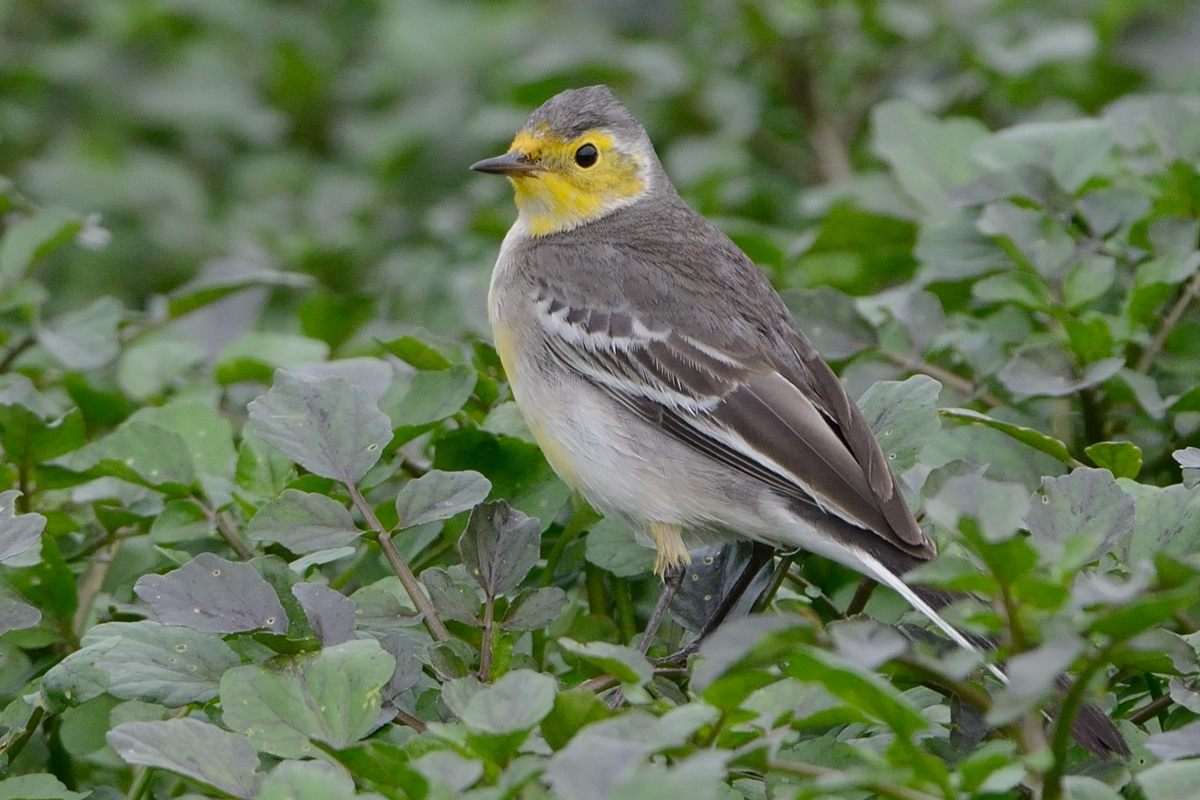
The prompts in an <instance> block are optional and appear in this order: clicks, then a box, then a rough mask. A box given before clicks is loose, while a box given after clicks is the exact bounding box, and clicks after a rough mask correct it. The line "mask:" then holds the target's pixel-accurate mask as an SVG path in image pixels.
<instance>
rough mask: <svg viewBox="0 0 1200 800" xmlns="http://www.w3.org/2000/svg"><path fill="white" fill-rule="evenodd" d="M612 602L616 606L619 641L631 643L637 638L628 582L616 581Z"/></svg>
mask: <svg viewBox="0 0 1200 800" xmlns="http://www.w3.org/2000/svg"><path fill="white" fill-rule="evenodd" d="M613 600H614V601H615V602H616V606H617V627H618V628H619V629H620V631H621V641H622V642H626V643H628V642H631V641H633V637H634V636H637V615H636V613H635V612H634V608H633V592H632V591H630V589H629V581H622V580H618V581H616V583H615V585H614V586H613Z"/></svg>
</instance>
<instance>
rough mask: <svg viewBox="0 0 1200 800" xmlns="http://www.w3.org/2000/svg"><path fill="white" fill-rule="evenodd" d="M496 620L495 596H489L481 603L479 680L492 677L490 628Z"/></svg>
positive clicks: (488, 679)
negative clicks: (481, 625) (481, 630)
mask: <svg viewBox="0 0 1200 800" xmlns="http://www.w3.org/2000/svg"><path fill="white" fill-rule="evenodd" d="M495 620H496V598H494V597H491V596H489V597H488V598H487V599H486V601H485V602H484V605H483V638H482V640H481V641H480V643H479V680H481V681H483V682H484V683H487V682H489V681H490V680H491V679H492V638H493V636H494V634H493V631H492V628H493V626H494V624H495Z"/></svg>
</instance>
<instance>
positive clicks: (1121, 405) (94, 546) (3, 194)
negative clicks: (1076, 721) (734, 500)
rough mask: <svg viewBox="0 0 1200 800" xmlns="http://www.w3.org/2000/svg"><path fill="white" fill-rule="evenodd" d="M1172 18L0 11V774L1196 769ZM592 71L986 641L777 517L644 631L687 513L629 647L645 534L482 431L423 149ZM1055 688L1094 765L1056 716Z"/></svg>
mask: <svg viewBox="0 0 1200 800" xmlns="http://www.w3.org/2000/svg"><path fill="white" fill-rule="evenodd" d="M934 9H936V11H935V10H934ZM1198 26H1200V17H1198V16H1197V14H1196V9H1195V8H1194V6H1193V5H1192V4H1188V3H1184V2H1179V3H1175V2H1161V1H1156V2H1149V0H1146V2H1137V1H1136V0H1122V2H1101V1H1100V0H1077V1H1076V2H1070V3H1065V2H1064V3H1053V4H1046V3H1034V2H1010V1H1006V2H1001V1H1000V0H995V1H994V2H992V1H989V0H980V2H972V3H943V4H920V3H896V2H887V3H884V2H872V1H871V0H854V1H852V0H829V2H820V3H816V2H813V3H795V4H786V3H774V2H763V3H743V4H738V5H736V6H734V5H732V4H725V3H717V2H712V3H708V2H697V3H691V4H684V3H680V4H665V5H661V6H660V5H658V4H641V5H635V4H613V7H611V8H610V7H609V5H608V4H604V5H603V9H601V5H600V4H589V3H579V4H565V5H562V6H557V5H556V6H553V7H543V6H541V5H535V4H504V5H500V4H482V3H481V4H453V5H451V4H442V3H434V2H412V3H386V2H371V3H324V4H316V3H312V4H276V3H271V2H267V0H253V1H251V0H245V2H242V3H239V4H236V5H234V4H223V3H203V2H186V1H184V2H169V3H167V2H163V3H157V2H149V3H147V2H109V3H103V4H99V3H97V4H74V3H66V2H61V3H60V2H48V3H44V2H39V3H33V2H23V1H20V0H19V1H18V2H15V3H10V4H7V5H5V6H4V7H3V8H0V139H2V140H3V142H4V147H3V148H0V173H2V174H4V175H6V176H7V178H6V179H0V215H2V217H0V234H2V238H0V448H2V452H3V462H2V463H0V776H3V777H0V798H14V799H16V798H84V797H89V796H90V797H94V798H109V797H121V796H124V797H128V798H139V797H149V796H154V797H177V796H191V797H198V796H208V797H238V798H252V797H258V798H267V799H272V798H280V799H281V798H353V797H388V798H413V799H417V798H438V797H458V796H462V797H472V798H481V799H482V798H503V797H522V798H538V797H562V798H566V800H591V799H592V798H604V797H615V798H641V797H660V796H674V795H680V794H683V793H687V795H688V796H689V797H694V798H697V800H699V798H732V797H745V798H764V797H796V798H826V797H839V798H848V799H854V798H865V797H883V798H891V799H892V800H933V798H944V799H945V800H951V799H953V798H979V799H980V800H990V799H991V798H1018V797H1024V796H1027V795H1028V794H1029V793H1031V792H1032V793H1033V794H1034V795H1036V796H1040V797H1044V798H1050V799H1051V800H1056V799H1058V798H1071V799H1072V800H1115V798H1121V797H1124V798H1127V800H1183V799H1184V798H1191V797H1193V796H1194V795H1195V786H1196V785H1197V782H1198V781H1200V557H1198V555H1200V300H1198V298H1197V295H1198V294H1200V249H1198V248H1200V96H1198V95H1196V94H1188V92H1189V91H1190V92H1195V91H1197V90H1200V85H1197V83H1196V74H1197V73H1196V71H1195V53H1196V52H1200V45H1198V44H1197V39H1196V31H1197V30H1200V27H1198ZM1189 59H1190V60H1189ZM1188 65H1190V68H1191V71H1189V70H1188V69H1187V68H1186V67H1188ZM596 80H605V81H608V82H610V83H612V84H613V85H614V86H615V87H616V88H617V89H618V91H620V92H621V93H622V94H623V95H625V96H626V97H627V98H628V99H629V101H630V104H631V106H632V107H633V108H634V109H635V110H636V111H637V112H638V113H639V114H640V115H641V116H642V117H643V118H644V119H645V121H646V122H647V124H648V127H649V128H650V130H651V132H652V134H653V135H654V137H655V140H656V142H657V143H658V144H659V146H660V150H661V152H662V154H663V157H664V160H665V161H666V164H667V167H668V170H669V171H671V173H672V174H673V176H674V177H675V179H676V180H677V182H678V184H679V186H680V188H681V190H682V191H683V192H684V193H685V194H686V195H687V197H688V198H689V200H691V201H692V202H693V203H694V204H695V205H696V206H697V207H698V208H699V209H701V210H703V211H704V212H705V213H707V214H709V215H710V216H712V217H714V218H715V219H717V220H718V222H719V223H720V224H721V225H722V226H723V227H724V228H725V229H726V230H727V231H728V232H729V233H730V235H731V236H733V237H734V238H735V239H736V240H737V242H738V243H739V244H740V245H741V246H742V247H743V248H745V249H746V250H747V252H748V253H750V254H751V255H752V256H753V257H754V258H755V260H756V261H757V262H758V263H759V264H760V265H761V266H762V267H763V268H764V269H766V270H768V272H769V273H770V274H771V276H772V278H773V279H774V280H775V281H776V282H777V284H778V285H779V286H780V288H781V290H783V291H784V293H785V298H786V300H787V301H788V303H789V306H790V307H791V308H792V310H793V311H794V313H795V315H796V317H797V320H798V322H799V323H800V324H801V325H802V326H803V327H804V328H805V329H806V330H807V331H808V332H809V333H810V335H811V336H812V338H813V339H814V341H815V342H816V344H817V345H818V347H819V348H820V349H821V351H822V352H823V353H824V354H825V355H826V356H827V357H828V358H829V359H830V360H831V361H833V363H835V365H836V366H837V368H838V370H839V372H840V373H841V374H842V376H843V378H844V380H845V381H846V383H847V385H848V386H849V388H850V390H851V394H852V395H854V396H856V397H859V398H860V402H861V404H862V406H863V409H864V411H865V412H866V415H867V417H868V419H869V420H870V421H871V423H872V425H873V426H874V427H875V430H876V432H877V434H878V436H879V438H880V440H881V442H882V443H883V445H884V448H885V450H886V452H887V453H888V455H889V457H890V458H891V459H892V464H893V466H894V467H895V469H896V470H897V472H899V473H901V474H902V476H903V479H904V484H905V487H906V490H907V492H908V496H909V498H910V501H911V503H912V504H913V506H914V508H915V509H916V510H918V511H919V512H920V514H921V517H922V520H923V524H924V525H925V526H926V527H927V528H928V529H929V530H930V531H931V532H932V533H933V534H934V535H935V536H936V538H937V539H938V541H939V543H940V546H941V547H940V549H941V555H940V556H939V558H938V559H937V560H936V561H934V562H932V563H930V564H929V565H927V566H925V567H923V568H921V569H920V571H919V574H917V575H914V576H913V577H914V578H919V579H920V580H922V581H924V582H926V583H928V584H930V585H933V586H937V587H942V588H945V589H949V590H954V591H959V592H965V593H971V594H974V595H975V596H977V598H978V602H975V601H967V600H964V601H963V602H960V603H956V604H955V605H954V606H952V607H951V608H950V609H949V610H948V612H947V613H948V614H949V616H950V617H951V618H952V619H953V620H954V621H955V622H956V624H959V625H961V626H962V627H963V628H964V629H967V630H970V631H972V632H975V633H978V634H981V635H985V636H988V637H991V638H993V639H994V640H995V641H997V642H998V643H999V644H998V647H997V649H996V650H995V651H994V652H988V653H982V654H972V653H968V652H965V651H959V650H957V649H955V648H953V647H950V646H948V644H947V643H945V642H944V641H942V640H941V639H940V638H938V637H936V636H932V635H930V634H928V633H927V632H925V631H924V630H923V629H922V628H920V627H918V625H917V623H919V619H918V618H917V617H916V616H915V615H912V614H910V613H909V612H908V611H907V609H906V607H905V606H904V605H903V603H902V602H901V601H900V600H899V599H898V598H897V597H895V596H894V595H892V594H891V593H889V592H887V591H885V590H883V589H879V590H876V591H874V592H873V593H871V594H870V596H869V597H868V596H867V594H866V592H865V591H863V590H862V589H861V586H860V582H859V580H858V578H857V576H855V575H853V574H852V573H849V572H847V571H845V570H843V569H841V568H839V567H837V566H835V565H832V564H830V563H829V562H826V561H823V560H821V559H819V558H816V557H808V556H805V555H803V554H793V555H788V556H785V557H784V558H783V561H782V567H783V568H782V569H781V570H778V571H777V572H776V573H775V577H774V579H773V580H771V581H769V582H768V585H766V586H764V587H763V591H762V595H761V598H760V600H759V602H758V605H757V607H756V608H755V609H754V613H753V615H751V616H749V617H747V618H745V619H742V620H740V621H738V622H737V623H735V624H732V625H728V626H726V627H724V628H722V629H720V630H718V631H717V632H716V633H715V634H714V635H713V636H712V637H710V638H709V639H708V640H706V641H705V642H704V643H703V645H702V646H701V648H700V651H699V654H698V655H697V656H696V657H694V658H693V659H691V660H690V661H689V662H688V663H687V664H686V665H682V666H680V665H676V664H667V663H663V662H662V661H661V660H660V658H661V657H662V656H665V655H667V654H669V653H672V652H674V651H675V650H676V649H677V648H678V647H679V646H680V645H681V644H683V643H684V642H686V641H687V639H688V637H689V636H690V634H689V633H688V632H687V631H688V629H693V630H694V629H695V628H696V627H697V624H698V622H699V621H700V619H702V617H703V616H704V614H705V613H706V612H708V611H710V610H711V608H712V606H713V603H714V602H715V598H719V597H720V595H721V593H722V591H723V590H724V589H726V588H727V587H728V585H729V583H730V576H731V575H732V574H733V572H734V571H735V570H736V568H737V567H738V566H739V565H740V563H741V558H742V555H743V554H742V553H741V551H739V550H736V549H734V548H729V549H724V550H722V549H717V548H713V549H711V550H707V551H703V552H698V553H697V554H696V561H695V568H694V571H693V573H692V577H691V578H690V579H689V580H688V581H686V585H685V587H684V589H683V590H682V591H681V592H680V595H679V597H678V598H677V601H676V603H675V604H674V605H673V607H672V611H673V619H672V621H671V622H669V623H668V624H667V625H665V626H664V628H663V629H662V630H661V631H660V634H659V636H658V637H657V639H656V640H655V641H654V642H652V643H651V644H650V647H649V651H648V656H646V655H643V654H642V653H641V652H639V650H638V644H639V638H638V632H639V631H640V629H641V627H642V625H643V624H644V622H645V620H646V618H647V616H648V614H649V611H650V608H651V606H652V604H653V601H654V598H655V596H656V594H657V590H658V582H657V581H656V580H655V579H654V578H653V577H652V576H651V575H650V567H651V564H652V562H653V553H652V551H651V550H650V549H649V548H648V546H647V543H645V542H642V541H640V540H639V538H638V537H637V536H636V535H635V534H634V532H632V531H629V530H627V529H626V528H625V527H623V525H622V524H621V523H619V522H618V521H616V520H601V519H599V518H598V516H597V515H596V514H595V513H594V512H593V511H592V510H591V509H589V508H587V507H586V506H585V505H583V504H582V503H580V502H579V501H578V500H577V499H574V498H572V497H571V496H570V494H569V492H568V491H567V489H566V488H565V487H564V486H563V485H562V484H561V483H560V482H559V481H558V480H557V479H556V478H555V477H554V475H553V473H552V472H551V470H550V468H549V466H548V465H547V464H546V462H545V460H544V459H543V458H542V456H541V454H540V452H539V451H538V449H537V447H536V446H535V445H534V444H533V442H532V441H531V439H530V437H529V435H528V433H527V431H526V430H525V428H524V426H523V424H522V423H521V420H520V416H519V414H518V413H517V411H516V408H515V406H514V405H513V403H512V402H511V398H510V394H509V390H508V388H507V385H506V384H505V379H504V375H503V374H502V371H501V370H500V367H499V364H498V360H497V358H496V356H495V353H494V351H493V350H492V348H491V346H490V345H489V344H488V341H487V337H486V331H485V328H484V322H483V320H482V309H483V302H482V293H483V291H485V287H486V282H487V270H488V268H489V267H490V264H491V261H492V259H493V258H494V254H495V251H496V248H497V245H498V241H499V238H500V236H501V235H502V233H503V230H504V228H505V227H506V225H507V224H508V221H509V220H510V218H511V210H510V205H509V200H508V197H507V196H506V193H505V191H504V190H503V188H502V187H500V186H497V185H493V184H492V183H491V182H483V181H476V180H474V179H472V178H471V177H470V176H469V175H468V174H467V173H466V172H465V171H464V170H465V166H466V165H467V164H469V163H470V162H471V161H472V160H474V159H475V158H477V157H479V156H481V155H486V154H490V153H492V152H493V151H495V150H496V148H497V147H498V146H502V142H503V141H504V139H505V138H506V136H508V135H509V134H510V133H511V131H512V130H513V129H514V128H515V127H516V125H517V124H518V123H519V121H520V120H521V118H522V116H523V114H524V113H525V112H526V111H527V110H528V109H529V108H530V107H532V106H533V105H536V104H537V103H539V102H540V101H541V100H542V99H544V98H545V97H546V96H547V95H548V94H550V93H551V92H553V91H555V90H557V89H559V88H564V87H566V86H570V85H578V84H582V83H588V82H594V81H596ZM813 186H819V188H811V187H813ZM985 662H986V663H988V664H996V665H1002V666H1003V668H1004V669H1005V670H1006V671H1007V673H1008V674H1009V675H1010V676H1011V678H1012V680H1011V683H1010V684H1008V685H1004V684H1002V683H1000V682H998V681H997V680H996V679H995V678H994V677H993V674H992V673H991V672H989V671H988V670H987V669H986V668H985ZM1064 671H1065V672H1067V673H1069V674H1071V675H1072V676H1074V684H1073V688H1072V689H1070V690H1069V691H1068V692H1066V693H1065V694H1063V693H1062V692H1061V691H1060V690H1058V689H1057V688H1056V685H1055V679H1056V677H1057V675H1058V674H1059V673H1060V672H1064ZM1085 701H1087V702H1093V703H1097V704H1099V705H1100V706H1101V707H1102V708H1103V709H1104V710H1105V711H1106V712H1107V713H1108V714H1110V715H1111V716H1112V717H1113V718H1114V719H1115V720H1117V722H1118V725H1119V727H1120V729H1121V731H1122V733H1123V734H1124V736H1125V737H1126V738H1127V740H1128V742H1129V744H1130V746H1131V749H1132V750H1133V755H1132V757H1131V758H1129V759H1128V760H1124V761H1122V760H1108V761H1103V760H1098V759H1096V758H1094V757H1092V756H1089V755H1088V754H1087V753H1085V752H1084V751H1083V750H1081V749H1080V748H1078V747H1077V746H1076V745H1074V744H1073V742H1072V740H1071V737H1070V721H1071V720H1072V718H1073V717H1074V716H1075V715H1076V714H1078V712H1079V709H1080V707H1081V705H1082V703H1083V702H1085Z"/></svg>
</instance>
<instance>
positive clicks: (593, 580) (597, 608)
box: [584, 564, 608, 617]
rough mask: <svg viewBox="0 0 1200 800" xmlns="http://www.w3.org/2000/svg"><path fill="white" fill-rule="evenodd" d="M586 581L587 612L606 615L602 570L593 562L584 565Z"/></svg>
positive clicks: (606, 593) (606, 598)
mask: <svg viewBox="0 0 1200 800" xmlns="http://www.w3.org/2000/svg"><path fill="white" fill-rule="evenodd" d="M584 576H585V577H584V579H585V580H586V582H587V598H588V612H589V613H591V614H594V615H596V616H598V617H607V616H608V589H607V588H606V587H605V586H604V571H603V570H601V569H600V568H599V567H597V566H596V565H595V564H587V565H585V566H584Z"/></svg>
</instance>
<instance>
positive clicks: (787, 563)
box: [751, 555, 796, 613]
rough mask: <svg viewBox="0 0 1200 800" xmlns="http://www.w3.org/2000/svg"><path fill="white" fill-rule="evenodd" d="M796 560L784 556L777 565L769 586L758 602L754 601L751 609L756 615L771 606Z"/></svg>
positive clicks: (793, 557) (789, 556)
mask: <svg viewBox="0 0 1200 800" xmlns="http://www.w3.org/2000/svg"><path fill="white" fill-rule="evenodd" d="M795 560H796V557H795V556H794V555H787V556H783V557H782V558H780V559H779V563H778V564H776V565H775V571H774V572H773V573H771V582H770V583H769V584H767V589H766V591H764V592H763V593H762V596H761V597H759V598H758V600H756V601H754V607H753V609H751V610H752V611H753V612H754V613H758V612H760V611H763V610H764V609H766V608H767V607H768V606H770V605H771V601H772V600H774V599H775V595H776V594H777V593H778V592H779V587H780V586H782V585H783V581H784V579H785V578H787V575H788V570H789V569H791V568H792V562H793V561H795Z"/></svg>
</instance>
